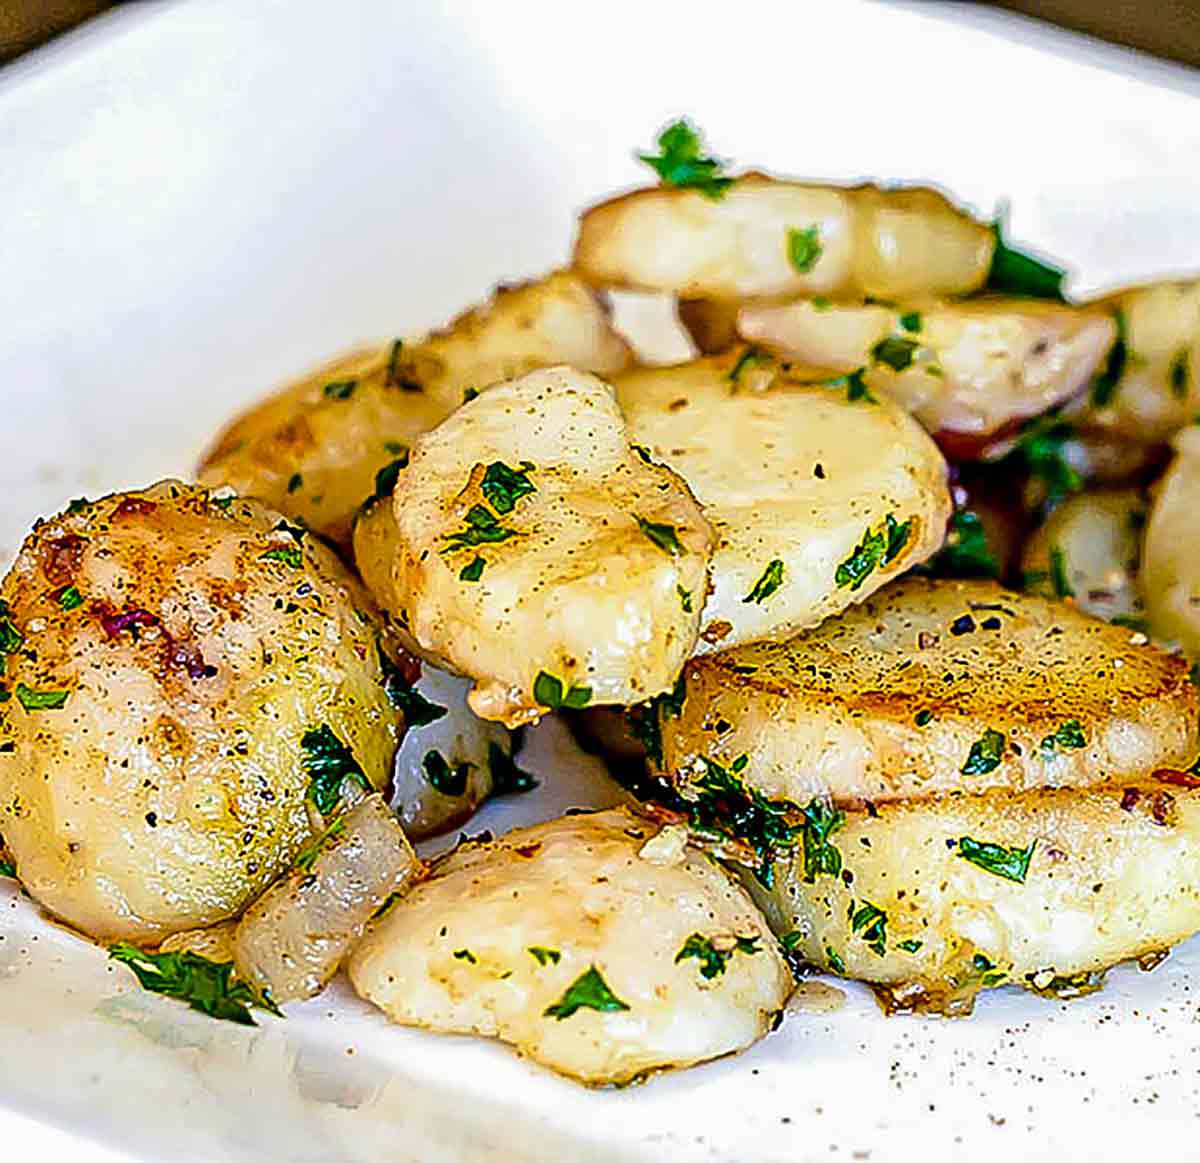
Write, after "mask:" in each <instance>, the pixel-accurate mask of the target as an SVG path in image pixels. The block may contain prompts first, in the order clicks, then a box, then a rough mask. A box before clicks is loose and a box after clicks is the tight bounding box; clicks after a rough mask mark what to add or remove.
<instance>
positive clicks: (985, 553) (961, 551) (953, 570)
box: [930, 509, 1000, 577]
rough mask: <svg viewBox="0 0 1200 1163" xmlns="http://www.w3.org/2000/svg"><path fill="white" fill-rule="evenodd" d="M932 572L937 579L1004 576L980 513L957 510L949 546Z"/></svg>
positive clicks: (945, 544)
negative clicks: (989, 542) (989, 543)
mask: <svg viewBox="0 0 1200 1163" xmlns="http://www.w3.org/2000/svg"><path fill="white" fill-rule="evenodd" d="M930 571H931V572H932V573H933V574H934V575H935V576H937V577H999V576H1000V563H999V562H998V561H997V560H996V555H995V554H994V553H993V552H992V549H991V546H990V545H988V539H987V532H986V530H985V529H984V527H983V522H982V521H981V520H980V519H979V515H978V514H977V513H973V512H972V511H971V510H970V509H956V510H955V511H954V512H953V513H952V514H951V516H950V527H949V529H948V530H947V532H946V540H945V543H944V544H943V545H942V548H941V549H940V550H939V551H938V553H937V555H936V556H935V557H934V559H933V561H932V563H931V565H930Z"/></svg>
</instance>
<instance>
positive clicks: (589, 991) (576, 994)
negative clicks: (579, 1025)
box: [542, 965, 629, 1022]
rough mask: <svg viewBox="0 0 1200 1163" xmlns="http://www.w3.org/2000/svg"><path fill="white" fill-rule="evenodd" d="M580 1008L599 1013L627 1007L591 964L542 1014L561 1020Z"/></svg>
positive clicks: (613, 1011) (612, 1011)
mask: <svg viewBox="0 0 1200 1163" xmlns="http://www.w3.org/2000/svg"><path fill="white" fill-rule="evenodd" d="M582 1009H589V1010H599V1011H600V1012H601V1013H615V1012H616V1011H618V1010H627V1009H629V1007H628V1006H627V1005H626V1004H625V1003H624V1002H623V1001H622V1000H621V999H620V998H619V997H617V995H616V994H615V993H613V991H612V990H611V989H609V988H608V983H607V982H606V981H605V980H604V978H603V977H601V976H600V971H599V970H598V969H597V968H596V967H595V966H594V965H593V966H592V967H591V968H590V969H589V970H588V971H587V972H586V973H584V974H582V975H581V976H580V977H578V978H576V980H575V981H574V982H573V983H572V984H571V985H570V986H568V987H567V992H566V993H564V994H563V995H562V998H561V999H560V1000H559V1001H557V1002H556V1003H555V1004H554V1005H552V1006H547V1007H546V1008H545V1009H544V1010H543V1011H542V1016H543V1017H547V1018H556V1019H557V1020H558V1021H560V1022H561V1021H562V1020H563V1019H564V1018H569V1017H571V1015H572V1014H574V1013H576V1012H577V1011H579V1010H582Z"/></svg>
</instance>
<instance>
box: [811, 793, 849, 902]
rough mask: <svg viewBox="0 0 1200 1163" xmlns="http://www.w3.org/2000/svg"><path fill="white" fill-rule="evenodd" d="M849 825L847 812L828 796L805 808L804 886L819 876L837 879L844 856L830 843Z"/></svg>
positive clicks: (812, 801) (817, 798)
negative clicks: (843, 827)
mask: <svg viewBox="0 0 1200 1163" xmlns="http://www.w3.org/2000/svg"><path fill="white" fill-rule="evenodd" d="M845 822H846V813H845V812H842V811H839V810H838V809H837V808H835V807H834V806H833V801H832V800H830V799H829V798H828V797H821V796H816V797H814V798H813V799H811V800H810V801H809V804H808V807H806V808H805V809H804V829H803V832H802V836H803V838H804V883H805V884H812V883H813V882H814V881H815V880H816V879H817V877H818V876H821V875H822V874H824V875H825V876H837V875H838V874H839V873H840V872H841V871H842V854H841V853H840V852H839V851H838V850H837V848H836V847H834V845H832V844H831V843H830V842H829V837H830V836H832V835H833V833H834V832H836V831H837V830H838V829H839V828H840V827H842V825H843V824H845Z"/></svg>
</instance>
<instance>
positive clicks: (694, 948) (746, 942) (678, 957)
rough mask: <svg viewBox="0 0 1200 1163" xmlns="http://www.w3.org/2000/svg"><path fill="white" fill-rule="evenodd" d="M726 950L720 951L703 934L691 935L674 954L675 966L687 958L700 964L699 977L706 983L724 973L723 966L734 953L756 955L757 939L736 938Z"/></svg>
mask: <svg viewBox="0 0 1200 1163" xmlns="http://www.w3.org/2000/svg"><path fill="white" fill-rule="evenodd" d="M733 941H734V943H733V945H731V946H730V947H729V948H728V949H722V948H719V947H718V946H716V945H714V944H713V943H712V940H711V939H710V938H708V937H705V936H704V934H703V933H693V934H692V935H691V936H690V937H689V938H688V939H687V940H686V941H684V943H683V947H682V948H681V949H680V950H679V952H678V953H676V954H675V964H676V965H678V964H679V963H680V962H681V961H686V960H687V959H688V958H689V957H694V958H696V960H697V961H699V962H700V976H701V977H703V978H704V979H705V980H706V981H711V980H712V979H713V978H714V977H717V976H719V975H720V974H722V973H724V972H725V966H726V965H727V964H728V963H729V959H730V958H731V957H732V956H733V955H734V954H735V953H747V954H749V953H758V952H761V950H760V949H759V947H758V942H759V938H758V937H738V936H735V937H734V939H733Z"/></svg>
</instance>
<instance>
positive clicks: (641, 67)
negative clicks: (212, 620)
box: [0, 0, 1200, 1163]
mask: <svg viewBox="0 0 1200 1163" xmlns="http://www.w3.org/2000/svg"><path fill="white" fill-rule="evenodd" d="M679 113H687V114H689V115H690V116H691V117H692V118H693V119H694V120H695V121H696V122H697V123H698V124H699V125H700V126H702V127H703V128H704V130H705V131H706V133H707V135H708V139H709V142H710V145H711V147H712V149H713V150H714V151H715V152H716V153H718V154H722V155H725V156H733V157H736V158H737V159H739V160H740V161H741V162H743V163H746V164H750V163H757V164H761V165H765V166H768V167H770V168H772V169H775V170H778V171H780V172H785V173H787V172H791V173H797V174H804V175H811V176H814V177H817V176H820V177H829V178H833V179H837V180H850V179H855V178H859V177H869V176H878V177H883V178H886V179H901V180H913V179H926V180H933V181H935V182H937V183H939V184H941V185H943V186H945V187H947V188H949V189H951V190H953V191H954V192H955V193H956V194H957V195H958V196H959V197H960V198H961V199H963V200H964V201H966V202H968V203H970V204H973V205H974V206H975V207H976V208H978V209H979V210H980V211H981V212H984V213H990V211H991V210H992V208H993V206H994V205H995V204H996V202H997V200H999V199H1001V198H1008V199H1011V202H1012V215H1011V231H1012V233H1013V235H1014V236H1015V237H1016V238H1018V239H1025V240H1029V241H1031V242H1034V243H1036V244H1037V245H1038V246H1039V247H1040V248H1042V249H1044V250H1045V251H1047V252H1049V253H1051V254H1060V255H1062V256H1064V257H1066V258H1068V259H1069V260H1070V261H1071V263H1072V265H1073V267H1074V268H1075V270H1076V272H1077V274H1076V277H1075V281H1074V284H1073V285H1074V286H1075V287H1076V288H1077V289H1092V288H1096V287H1100V286H1105V285H1111V284H1113V283H1116V282H1120V281H1122V280H1126V279H1132V278H1136V277H1139V276H1141V277H1147V276H1153V275H1158V274H1163V273H1167V272H1176V271H1186V270H1189V269H1200V82H1198V81H1197V77H1196V75H1195V74H1192V73H1189V72H1187V71H1185V70H1182V69H1178V68H1174V67H1172V66H1167V65H1159V64H1156V63H1154V62H1151V61H1148V60H1146V59H1145V58H1139V57H1136V56H1134V55H1132V54H1128V53H1123V52H1121V51H1119V50H1114V49H1110V48H1106V47H1104V46H1100V45H1097V44H1095V43H1093V42H1089V41H1085V40H1082V39H1080V38H1076V37H1071V36H1067V35H1065V34H1058V33H1054V32H1051V31H1049V30H1047V29H1044V28H1042V27H1040V26H1038V25H1034V24H1030V23H1027V22H1022V21H1018V20H1015V19H1010V18H1006V17H997V16H993V15H991V14H988V13H979V12H977V11H973V10H971V9H967V8H962V7H957V6H955V7H941V6H929V5H926V6H920V7H901V6H891V7H884V6H876V5H867V4H860V3H851V2H841V3H827V4H824V3H823V4H804V3H793V4H788V5H784V4H772V3H767V2H757V0H740V2H738V3H736V4H728V3H725V4H717V3H700V2H692V3H670V4H649V3H645V0H642V2H640V3H634V2H631V0H608V2H607V3H605V4H597V5H590V4H589V5H583V4H562V3H560V4H554V5H551V4H545V3H537V2H534V0H526V2H522V3H512V2H507V3H502V4H501V3H494V2H493V3H487V2H485V0H480V2H476V3H447V4H439V5H432V4H422V5H416V4H412V5H408V4H389V3H383V2H379V3H347V2H341V3H338V4H322V3H316V2H311V3H296V2H292V3H283V2H273V3H266V2H259V3H255V4H245V3H238V2H226V3H199V2H197V3H193V4H189V5H141V6H137V7H135V8H128V9H124V10H122V11H119V12H117V13H115V14H114V15H112V16H110V17H109V18H107V19H105V20H102V21H100V22H99V23H97V24H95V25H92V26H89V27H88V28H86V29H85V30H83V32H82V33H80V34H78V35H75V36H72V37H69V38H67V39H66V40H64V41H62V42H59V43H58V44H57V45H55V46H52V47H51V48H50V49H49V50H46V51H43V52H41V53H38V54H34V55H33V56H32V57H29V58H26V59H25V60H23V61H21V62H18V63H17V64H16V65H15V66H13V67H11V68H9V69H8V70H6V71H5V72H4V73H2V74H0V142H2V143H3V154H2V155H0V156H2V158H3V176H2V178H0V263H2V270H3V274H4V277H3V278H2V279H0V320H2V321H3V322H2V323H0V335H2V341H0V393H2V398H3V404H4V415H5V422H4V423H3V425H0V485H2V486H3V489H4V496H5V504H4V507H3V510H2V511H0V555H2V558H3V560H7V558H8V557H9V556H10V555H11V553H12V551H13V550H14V549H15V547H16V545H17V543H18V540H19V538H20V536H21V535H22V533H23V531H24V530H25V529H26V528H27V527H28V525H29V524H30V522H31V521H32V519H33V518H34V517H35V516H37V515H38V514H41V513H48V512H51V511H53V510H54V509H56V508H58V507H59V506H60V505H61V504H62V503H63V502H64V501H65V500H66V499H68V498H69V497H71V496H74V495H77V494H80V493H93V494H94V493H96V492H99V491H107V490H111V489H113V488H115V487H120V486H125V485H134V484H143V483H146V482H148V481H150V480H153V479H155V478H157V477H159V476H162V475H166V474H181V473H182V474H186V473H187V471H188V470H189V468H190V467H191V466H192V465H193V464H194V461H195V458H196V455H197V453H198V452H199V450H200V448H201V447H202V446H203V445H204V444H205V442H206V441H207V440H208V439H209V438H210V436H211V434H212V433H213V432H214V431H215V429H216V428H217V427H218V426H219V425H220V424H221V423H222V422H223V421H224V420H225V419H227V418H228V416H229V415H230V414H231V413H232V412H233V411H234V410H235V409H236V408H238V407H241V406H242V405H244V404H245V403H247V402H248V401H249V400H251V399H252V398H254V397H255V396H256V395H258V394H260V393H261V392H263V391H264V390H265V389H267V388H269V387H271V386H273V385H275V384H277V383H279V382H281V381H283V380H284V379H286V378H287V377H288V376H290V375H293V374H295V373H297V372H300V371H302V370H304V369H306V368H307V367H308V366H309V365H310V364H313V363H315V362H317V361H318V360H321V359H324V358H325V357H327V356H329V355H331V354H333V353H335V352H337V351H338V350H340V349H343V348H347V347H350V346H352V345H354V344H355V343H356V342H358V341H359V340H362V339H364V338H368V337H376V336H389V335H392V334H395V333H406V332H411V331H416V330H420V329H422V328H424V327H426V326H428V325H431V324H434V323H437V322H439V321H441V320H443V319H445V318H447V317H448V316H449V315H451V314H452V313H454V312H455V311H457V310H458V309H460V308H461V307H463V306H464V305H466V304H468V303H471V302H474V301H477V300H479V299H480V298H482V297H483V296H484V295H485V293H486V291H487V289H488V288H489V287H490V286H491V285H492V284H493V283H495V282H496V281H498V280H501V279H513V278H517V277H521V276H528V275H531V274H536V273H537V272H540V271H542V270H545V269H547V268H549V267H550V266H552V265H554V264H557V263H561V262H562V261H563V260H564V259H565V257H566V256H567V254H568V248H569V245H570V240H571V236H572V224H573V219H574V215H575V214H576V212H577V210H578V209H579V208H580V207H581V206H582V205H585V204H586V203H587V202H589V201H591V200H594V199H597V198H599V197H601V196H603V195H605V194H607V193H608V192H610V191H611V190H613V189H615V188H619V187H623V186H628V185H631V184H634V183H636V182H641V181H644V180H646V178H647V175H646V174H645V173H644V172H639V167H638V166H637V165H636V164H635V162H634V161H633V157H632V153H633V151H634V149H635V148H637V147H639V146H645V145H648V144H650V142H651V141H652V138H653V135H654V133H655V131H656V129H657V128H658V127H659V126H660V125H662V124H663V123H664V122H665V121H667V120H669V119H671V118H673V117H674V116H676V115H677V114H679ZM564 750H565V749H564V747H563V740H562V738H561V733H560V732H559V731H558V729H557V728H556V726H555V725H553V724H551V725H549V726H548V727H547V728H546V729H544V730H539V732H537V733H536V736H535V742H534V745H533V752H534V754H533V756H532V758H531V760H530V763H531V765H532V766H534V767H535V768H537V769H539V770H540V771H541V773H542V775H543V781H544V788H543V791H545V792H546V793H547V794H545V795H542V794H539V796H537V797H526V801H524V802H521V803H518V804H515V805H507V806H496V805H494V806H493V807H491V808H489V809H488V811H487V812H485V814H484V815H483V816H482V817H481V818H480V820H479V822H478V826H480V827H482V826H492V827H504V826H507V825H508V824H509V823H511V822H512V821H513V820H517V819H519V818H521V817H522V816H523V817H524V818H529V817H530V815H531V814H532V815H537V816H546V815H551V814H554V813H555V812H557V811H559V810H561V808H562V807H564V806H566V805H567V804H570V803H576V802H585V801H594V800H595V799H596V798H603V797H605V796H611V795H612V794H613V793H612V791H611V788H610V787H609V786H608V785H607V784H606V783H605V782H604V780H603V777H602V776H601V774H600V772H599V770H598V767H597V765H596V764H595V763H594V762H592V761H584V760H575V759H572V760H570V761H569V762H568V763H567V764H566V765H565V766H566V767H567V768H569V769H570V770H569V771H567V770H563V767H564V764H563V763H562V762H561V760H557V759H556V758H555V757H556V755H561V754H562V753H564ZM473 826H474V825H473ZM1198 966H1200V944H1198V943H1197V942H1192V943H1191V944H1190V945H1189V946H1186V947H1184V948H1183V949H1182V950H1180V951H1178V952H1177V953H1176V954H1175V955H1174V956H1173V957H1172V958H1171V959H1170V960H1169V961H1168V962H1166V963H1165V964H1164V965H1163V966H1161V967H1160V968H1159V969H1158V970H1156V971H1155V972H1154V973H1152V974H1141V973H1138V972H1137V971H1136V970H1133V969H1121V970H1118V971H1117V972H1115V973H1114V974H1112V976H1111V979H1110V984H1109V986H1108V988H1107V990H1106V991H1105V992H1104V993H1102V994H1099V995H1096V996H1093V997H1089V998H1085V999H1083V1000H1080V1001H1077V1002H1074V1003H1071V1004H1069V1005H1065V1004H1059V1003H1051V1002H1046V1001H1041V1000H1038V999H1036V998H1033V997H1030V996H1027V995H1024V994H1021V993H1018V992H1015V991H1000V992H998V993H995V994H993V995H991V996H988V997H986V998H985V999H984V1000H983V1001H982V1002H981V1003H980V1005H979V1007H978V1010H977V1013H976V1015H975V1017H974V1018H973V1019H972V1020H970V1021H962V1022H944V1021H936V1020H924V1019H912V1018H904V1019H901V1018H897V1019H891V1020H887V1019H884V1018H883V1017H882V1015H881V1014H880V1013H879V1011H878V1010H877V1008H876V1007H875V1005H874V1002H873V1001H872V1000H871V999H870V997H869V995H867V994H866V993H865V991H862V990H859V989H858V988H857V987H854V986H847V987H846V992H847V994H848V1001H847V1004H846V1005H844V1006H843V1007H842V1008H841V1009H839V1010H837V1011H836V1012H833V1013H828V1014H820V1013H804V1012H801V1013H794V1014H792V1015H791V1016H790V1018H789V1020H788V1021H787V1022H786V1023H785V1025H784V1027H783V1028H782V1029H781V1030H780V1031H779V1032H778V1033H777V1034H775V1035H773V1036H771V1037H770V1038H768V1039H767V1040H766V1041H764V1042H763V1043H761V1044H760V1045H759V1046H757V1047H756V1048H754V1049H753V1050H752V1051H750V1052H749V1053H747V1054H744V1055H742V1056H741V1057H739V1058H736V1059H732V1060H727V1061H722V1062H718V1063H714V1064H712V1065H710V1066H706V1067H702V1068H699V1069H696V1070H693V1071H689V1072H686V1073H682V1074H679V1075H674V1076H668V1077H663V1078H659V1079H656V1080H654V1081H652V1082H651V1083H650V1084H648V1085H646V1086H645V1087H641V1088H637V1089H633V1090H628V1091H612V1092H588V1091H584V1090H580V1089H578V1088H576V1087H574V1086H572V1085H570V1084H568V1083H565V1082H562V1081H560V1080H559V1079H557V1078H555V1077H553V1076H551V1075H550V1074H548V1073H546V1072H544V1071H541V1070H539V1069H537V1068H536V1067H533V1066H529V1065H527V1064H525V1063H522V1062H520V1061H519V1060H517V1059H516V1058H515V1057H514V1056H513V1055H511V1054H510V1053H509V1052H508V1051H506V1050H505V1049H503V1048H501V1047H499V1046H496V1045H490V1044H486V1043H480V1042H474V1041H469V1040H466V1039H457V1038H438V1037H434V1036H431V1035H424V1034H421V1033H418V1032H415V1031H411V1030H402V1029H398V1028H394V1027H390V1026H389V1025H388V1024H387V1023H386V1022H385V1021H384V1020H383V1018H382V1017H381V1016H380V1015H378V1014H377V1013H375V1012H374V1011H372V1010H371V1009H370V1008H369V1007H367V1006H366V1005H364V1004H362V1003H360V1002H358V1001H356V1000H355V999H354V998H352V997H351V996H350V995H349V992H348V990H347V989H346V988H345V987H344V986H343V985H341V984H339V985H337V986H335V987H334V988H333V989H332V990H331V991H330V992H329V993H327V994H326V995H323V996H322V997H321V998H319V999H316V1000H315V1001H313V1002H311V1003H309V1004H307V1005H305V1006H303V1007H299V1008H298V1009H296V1010H295V1011H294V1012H293V1013H291V1014H290V1015H289V1018H288V1020H287V1021H286V1022H278V1021H272V1020H270V1019H266V1020H265V1021H264V1024H263V1025H262V1026H261V1027H260V1028H259V1029H258V1030H257V1031H246V1030H243V1029H241V1028H238V1027H233V1026H229V1025H226V1024H222V1023H216V1022H212V1021H210V1020H208V1019H205V1018H202V1017H200V1016H198V1015H195V1014H192V1013H190V1012H189V1011H187V1010H186V1009H184V1008H183V1007H181V1006H178V1005H175V1004H173V1003H170V1002H167V1001H164V1000H162V999H159V998H156V997H152V996H148V995H144V994H142V993H140V992H138V991H137V990H136V987H134V988H131V979H130V977H129V975H128V974H127V973H126V972H125V971H124V970H122V969H120V968H117V967H110V966H108V965H106V963H105V959H104V955H103V953H102V952H101V951H99V950H96V949H93V948H92V947H90V946H88V945H86V944H85V943H83V942H81V941H79V940H78V939H76V938H74V937H72V936H70V935H69V934H66V933H64V932H63V931H61V930H59V929H56V928H54V927H52V926H50V925H49V924H47V923H46V922H45V921H44V920H42V919H41V918H39V917H38V916H37V914H36V912H35V910H34V909H33V908H32V907H31V906H30V905H29V903H28V902H27V901H25V900H24V899H23V898H21V897H20V895H19V894H18V893H16V892H15V891H13V890H11V889H7V888H0V1044H2V1046H3V1050H2V1052H0V1104H3V1105H4V1106H7V1107H9V1108H11V1110H12V1112H13V1113H5V1112H3V1111H0V1141H3V1142H4V1143H5V1147H6V1151H7V1153H8V1154H9V1155H10V1156H14V1157H15V1156H16V1155H17V1154H18V1153H19V1152H20V1149H21V1148H22V1147H25V1148H35V1149H38V1150H39V1151H40V1152H41V1153H42V1155H43V1156H50V1157H56V1156H58V1154H59V1151H60V1150H61V1149H62V1147H63V1145H64V1144H66V1143H70V1144H71V1145H72V1146H71V1150H72V1152H73V1154H74V1157H80V1154H81V1153H83V1156H84V1157H88V1158H106V1159H117V1158H125V1157H127V1156H126V1155H125V1154H124V1153H125V1152H129V1153H132V1155H131V1157H135V1158H139V1159H165V1158H180V1159H187V1160H209V1159H231V1160H242V1159H262V1158H279V1159H288V1160H309V1159H312V1160H320V1161H322V1163H333V1161H338V1160H357V1159H362V1160H368V1159H371V1160H376V1159H388V1160H403V1159H413V1160H422V1161H424V1160H442V1159H445V1160H451V1159H455V1160H458V1159H465V1160H477V1159H492V1158H495V1159H504V1160H520V1161H524V1160H556V1161H559V1160H563V1159H568V1160H572V1161H574V1160H591V1159H629V1160H661V1159H664V1158H665V1159H670V1160H673V1161H674V1160H687V1161H690V1160H696V1161H699V1160H728V1161H734V1160H736V1161H739V1163H741V1161H747V1160H756V1161H758V1160H761V1161H763V1163H766V1161H776V1160H778V1161H784V1160H787V1161H793V1160H799V1159H833V1160H837V1159H843V1160H846V1159H867V1158H870V1159H872V1160H876V1161H878V1160H888V1159H897V1160H909V1159H915V1158H920V1159H921V1160H922V1161H923V1163H937V1161H939V1160H950V1159H960V1158H967V1157H970V1158H971V1159H972V1160H975V1161H987V1160H993V1159H995V1160H1004V1161H1005V1163H1011V1160H1013V1159H1043V1158H1044V1159H1052V1158H1053V1159H1055V1160H1062V1159H1084V1158H1086V1159H1089V1160H1100V1159H1109V1158H1113V1159H1115V1158H1118V1157H1122V1156H1133V1157H1139V1156H1140V1155H1141V1153H1143V1152H1144V1150H1145V1148H1146V1146H1147V1144H1150V1143H1153V1144H1155V1150H1156V1151H1158V1152H1159V1153H1163V1152H1164V1151H1165V1152H1166V1153H1167V1154H1171V1153H1172V1152H1171V1150H1170V1144H1171V1143H1172V1142H1176V1143H1182V1142H1184V1141H1191V1140H1192V1139H1193V1137H1194V1135H1195V1128H1196V1117H1197V1110H1198V1103H1197V1087H1196V1078H1197V1063H1198V1060H1200V1025H1198V1024H1197V1018H1198V1017H1200V1010H1198V1009H1197V1004H1196V1001H1197V998H1196V996H1195V995H1194V993H1193V987H1192V984H1191V982H1192V977H1193V975H1194V972H1195V970H1196V968H1197V967H1198ZM32 1119H38V1120H45V1121H46V1122H48V1123H53V1124H56V1125H57V1126H58V1127H60V1128H64V1129H65V1130H56V1131H52V1130H49V1129H42V1128H40V1127H39V1126H38V1124H37V1123H35V1122H34V1121H31V1120H32ZM1176 1136H1177V1138H1176ZM1184 1136H1186V1137H1187V1138H1186V1139H1185V1138H1184ZM101 1144H106V1145H107V1146H108V1147H109V1148H113V1149H114V1151H117V1150H119V1151H120V1152H122V1154H116V1153H112V1154H108V1153H105V1148H103V1147H102V1146H101ZM1178 1153H1183V1148H1182V1147H1180V1148H1178Z"/></svg>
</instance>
